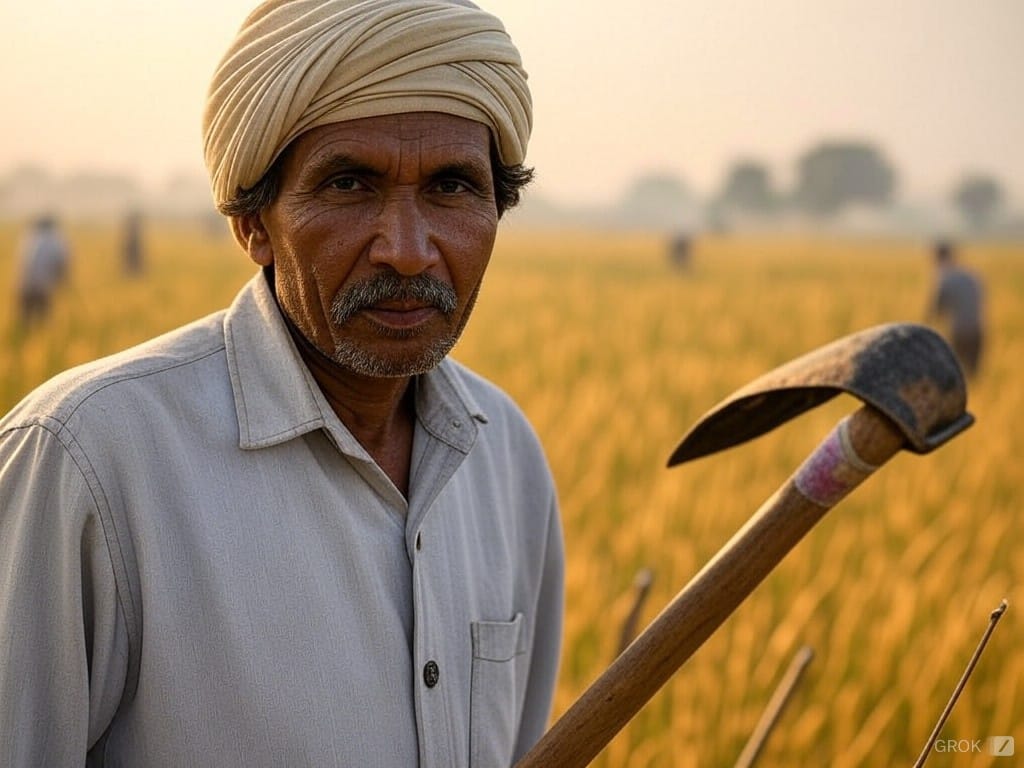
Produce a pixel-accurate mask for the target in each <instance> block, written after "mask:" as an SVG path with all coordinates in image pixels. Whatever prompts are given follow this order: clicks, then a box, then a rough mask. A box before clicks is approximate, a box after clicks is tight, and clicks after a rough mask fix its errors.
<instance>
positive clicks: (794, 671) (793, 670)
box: [735, 645, 814, 768]
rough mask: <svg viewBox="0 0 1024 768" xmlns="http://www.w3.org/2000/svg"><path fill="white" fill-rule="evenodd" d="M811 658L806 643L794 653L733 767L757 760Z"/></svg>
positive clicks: (746, 767)
mask: <svg viewBox="0 0 1024 768" xmlns="http://www.w3.org/2000/svg"><path fill="white" fill-rule="evenodd" d="M813 658H814V650H813V649H812V648H810V647H809V646H806V645H805V646H803V647H802V648H800V650H798V651H797V652H796V655H795V656H793V660H792V661H791V662H790V663H789V668H788V669H787V670H786V674H785V675H783V676H782V680H780V681H779V684H778V686H777V687H776V688H775V692H774V693H772V697H771V699H769V700H768V705H767V706H766V707H765V709H764V712H763V713H761V719H760V720H758V721H757V726H756V727H755V728H754V731H753V733H751V734H750V739H748V740H747V744H746V746H745V747H743V751H742V752H741V753H740V756H739V759H737V760H736V765H735V768H751V766H752V765H753V764H754V763H755V762H756V761H757V758H758V756H759V755H760V754H761V750H762V749H764V745H765V743H766V742H767V741H768V737H769V736H770V735H771V732H772V729H773V728H775V724H776V723H777V722H778V721H779V718H780V717H781V716H782V711H783V710H784V709H785V708H786V704H787V703H788V702H789V699H790V697H791V696H792V695H793V691H795V690H796V686H797V685H798V684H799V682H800V678H801V677H802V676H803V673H804V670H805V669H807V665H808V664H810V663H811V659H813Z"/></svg>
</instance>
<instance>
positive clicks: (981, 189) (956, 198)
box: [953, 174, 1004, 229]
mask: <svg viewBox="0 0 1024 768" xmlns="http://www.w3.org/2000/svg"><path fill="white" fill-rule="evenodd" d="M1003 199H1004V193H1003V188H1002V186H1001V185H1000V184H999V182H998V181H996V180H995V179H993V178H992V177H991V176H985V175H982V174H975V175H971V176H967V177H965V178H964V179H962V180H961V181H960V183H959V184H957V185H956V187H955V188H954V189H953V204H954V205H955V206H956V207H957V208H958V209H959V211H960V214H961V215H962V216H963V217H964V219H966V220H967V223H968V224H969V225H970V226H971V227H973V228H974V229H985V228H986V227H988V226H989V224H991V223H992V219H993V218H994V217H995V215H996V213H997V212H998V211H999V209H1000V208H1001V207H1002V205H1003Z"/></svg>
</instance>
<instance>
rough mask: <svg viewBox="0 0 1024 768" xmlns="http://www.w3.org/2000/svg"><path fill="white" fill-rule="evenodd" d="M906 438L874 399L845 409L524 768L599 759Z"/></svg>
mask: <svg viewBox="0 0 1024 768" xmlns="http://www.w3.org/2000/svg"><path fill="white" fill-rule="evenodd" d="M904 441H905V437H904V435H903V433H902V432H901V431H900V430H899V429H898V428H897V427H896V425H895V424H894V423H893V422H892V421H890V420H889V419H888V418H887V417H886V416H884V415H882V414H881V412H879V411H877V410H876V409H874V408H873V407H871V406H864V407H862V408H861V409H860V410H858V411H856V412H855V413H854V414H852V415H851V416H849V417H848V418H847V419H844V420H843V422H841V423H840V424H839V425H838V426H837V427H836V428H835V429H834V430H833V431H832V433H831V434H829V436H828V437H827V438H826V439H825V440H824V441H823V442H822V443H821V445H819V446H818V448H817V449H816V450H815V451H814V453H813V454H811V456H810V457H809V458H808V459H807V460H806V461H805V462H804V463H803V465H802V466H801V467H800V469H798V470H797V471H796V472H795V473H794V475H793V476H792V477H791V478H790V479H789V480H788V481H786V483H785V485H783V486H782V487H781V488H780V489H779V490H778V491H776V493H775V494H774V495H773V496H772V497H771V498H770V499H768V501H766V502H765V503H764V504H763V505H762V506H761V508H760V509H759V510H758V511H757V512H756V513H755V514H754V516H753V517H752V518H750V520H749V521H748V522H747V523H746V525H744V526H743V528H742V529H740V530H739V531H738V532H737V533H736V534H735V535H734V536H733V537H732V539H731V540H730V541H729V542H728V543H727V544H726V545H725V546H724V547H723V548H722V549H721V550H720V551H719V552H718V554H716V555H715V557H714V558H713V559H712V560H711V561H710V562H709V563H708V564H707V565H705V566H704V568H703V569H702V570H701V571H700V572H699V573H698V574H697V575H696V576H695V577H694V578H693V579H692V580H691V581H690V583H689V584H687V585H686V587H684V588H683V590H682V591H681V592H680V593H679V594H678V595H677V596H676V597H675V598H674V599H673V600H672V602H671V603H669V605H668V606H667V607H666V608H665V609H664V610H663V611H662V612H661V614H659V615H658V617H657V618H656V619H655V620H654V621H653V622H651V624H650V626H649V627H648V628H647V629H646V630H644V632H643V633H642V634H641V635H640V636H639V637H637V639H636V640H634V641H633V643H632V644H631V645H630V646H629V647H628V648H627V649H626V650H625V651H624V652H623V653H622V654H621V655H620V656H619V657H618V658H617V659H616V660H615V662H613V663H612V665H611V666H610V667H609V668H608V669H607V670H605V672H604V673H603V674H602V675H601V676H600V677H599V678H598V679H597V680H596V681H594V683H593V684H592V685H591V686H590V687H589V688H587V690H585V691H584V692H583V694H582V695H581V696H580V698H579V699H577V700H576V702H575V703H574V704H573V705H572V706H571V707H570V708H569V709H568V711H566V713H565V714H564V715H563V716H562V717H561V718H560V719H559V720H558V721H557V722H556V723H555V724H554V725H553V726H552V727H551V729H550V730H549V731H548V732H547V733H546V734H545V735H544V736H543V737H542V738H541V740H540V741H539V742H538V743H537V744H536V746H534V748H533V749H532V750H530V752H529V753H527V754H526V755H525V756H524V757H523V758H522V759H521V760H520V761H519V762H518V763H516V768H582V766H586V765H589V764H590V761H591V760H593V759H594V757H595V756H596V755H597V754H598V753H599V752H600V751H601V750H602V749H604V747H605V746H606V745H607V744H608V742H610V741H611V740H612V738H614V736H615V734H617V733H618V732H619V731H620V730H621V729H622V728H623V726H625V725H626V723H628V722H629V720H630V719H632V717H633V716H634V715H635V714H636V713H637V712H638V711H639V710H640V708H641V707H642V706H643V705H644V704H646V703H647V701H648V700H649V699H650V698H651V697H652V696H654V694H655V693H657V692H658V690H659V689H660V688H661V687H662V686H663V685H664V684H665V682H666V681H667V680H668V678H669V677H671V676H672V674H673V673H675V671H676V670H677V669H679V667H680V666H682V665H683V663H684V662H685V661H686V660H687V659H689V658H690V656H691V655H693V653H694V652H695V651H696V650H697V649H698V648H699V647H700V646H701V645H702V644H703V643H704V641H705V640H707V639H708V637H710V636H711V635H712V634H713V633H714V632H715V630H716V629H718V627H719V626H720V625H721V624H722V622H723V621H725V619H726V618H728V616H729V615H730V614H731V613H732V612H733V611H734V610H736V608H737V607H738V606H739V605H740V603H742V602H743V600H744V599H745V598H746V597H747V595H749V594H750V593H751V592H752V591H753V589H754V587H756V586H757V585H758V584H759V583H760V582H761V581H762V580H763V579H764V577H765V576H767V575H768V574H769V573H770V572H771V571H772V569H773V568H775V566H776V565H778V564H779V562H781V560H782V559H783V558H784V557H785V556H786V553H788V552H789V551H790V550H791V549H792V548H793V547H794V546H795V545H796V544H797V542H799V541H800V539H802V538H803V537H804V535H805V534H806V533H807V532H808V531H809V530H810V529H811V528H812V527H814V525H815V523H817V522H818V521H819V520H820V519H821V518H822V517H823V516H824V515H825V513H826V512H828V510H829V509H831V508H832V507H833V506H834V505H835V504H836V503H837V502H838V501H839V500H840V499H842V498H843V497H844V496H845V495H846V494H847V493H849V492H850V491H852V490H853V489H854V488H855V487H857V485H859V484H860V483H861V481H863V480H864V479H865V478H866V477H867V476H868V475H869V474H870V473H871V472H872V471H873V470H874V469H876V468H877V467H879V466H881V465H882V464H884V463H885V462H886V461H887V460H888V459H889V458H891V457H892V456H893V455H894V454H896V453H897V452H898V451H899V450H900V448H901V447H902V446H903V445H904Z"/></svg>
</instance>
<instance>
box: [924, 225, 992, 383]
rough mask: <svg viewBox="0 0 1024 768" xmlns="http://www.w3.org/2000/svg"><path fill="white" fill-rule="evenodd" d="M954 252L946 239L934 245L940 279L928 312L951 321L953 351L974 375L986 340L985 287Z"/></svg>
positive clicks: (950, 331)
mask: <svg viewBox="0 0 1024 768" xmlns="http://www.w3.org/2000/svg"><path fill="white" fill-rule="evenodd" d="M953 251H954V249H953V245H952V243H949V242H947V241H940V242H938V243H936V245H935V251H934V255H935V266H936V268H937V280H936V283H935V289H934V291H933V293H932V298H931V303H930V305H929V308H928V314H929V317H930V318H940V319H942V320H944V321H945V322H946V323H947V324H948V333H949V341H950V344H951V345H952V347H953V351H954V352H955V353H956V355H957V357H958V358H959V359H960V363H961V365H963V367H964V371H965V373H967V375H969V376H974V375H975V374H976V373H977V372H978V364H979V362H980V360H981V351H982V346H983V343H984V329H983V326H982V301H983V290H982V286H981V280H980V279H979V278H978V276H977V275H975V274H974V273H972V272H970V271H969V270H967V269H964V268H963V267H961V266H959V265H958V264H957V263H956V259H955V258H954V252H953Z"/></svg>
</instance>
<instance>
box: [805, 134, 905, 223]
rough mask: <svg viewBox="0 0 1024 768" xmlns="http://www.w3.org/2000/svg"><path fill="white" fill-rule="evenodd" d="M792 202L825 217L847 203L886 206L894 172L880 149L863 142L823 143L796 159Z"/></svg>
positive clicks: (892, 184) (893, 188)
mask: <svg viewBox="0 0 1024 768" xmlns="http://www.w3.org/2000/svg"><path fill="white" fill-rule="evenodd" d="M797 172H798V173H797V175H798V178H797V188H796V193H795V198H796V203H797V204H798V205H799V206H800V207H801V208H803V209H804V210H806V211H808V212H809V213H812V214H814V215H817V216H828V215H830V214H833V213H836V212H838V211H840V210H841V209H842V208H843V207H845V206H847V205H849V204H851V203H862V204H865V205H871V206H878V207H882V206H885V205H888V204H889V203H890V202H891V200H892V196H893V192H894V190H895V188H896V172H895V171H894V170H893V168H892V166H890V165H889V162H888V161H887V160H886V158H885V156H884V155H883V154H882V152H881V150H879V149H878V148H877V147H875V146H873V145H872V144H869V143H867V142H825V143H822V144H820V145H818V146H817V147H815V148H814V149H812V150H810V151H809V152H807V153H806V154H804V155H803V156H802V157H801V158H800V162H799V167H798V169H797Z"/></svg>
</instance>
